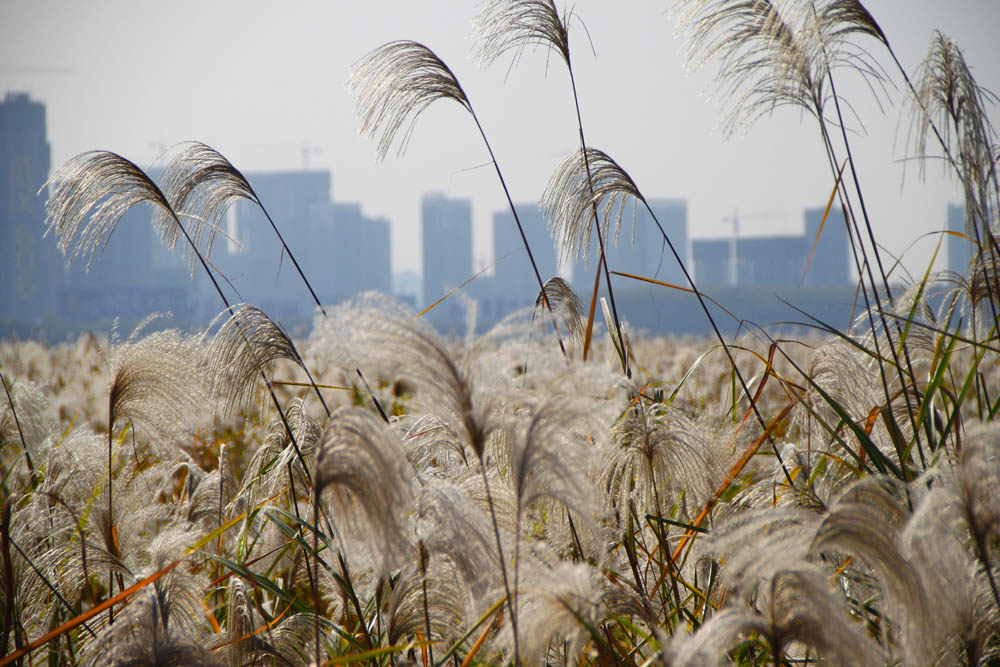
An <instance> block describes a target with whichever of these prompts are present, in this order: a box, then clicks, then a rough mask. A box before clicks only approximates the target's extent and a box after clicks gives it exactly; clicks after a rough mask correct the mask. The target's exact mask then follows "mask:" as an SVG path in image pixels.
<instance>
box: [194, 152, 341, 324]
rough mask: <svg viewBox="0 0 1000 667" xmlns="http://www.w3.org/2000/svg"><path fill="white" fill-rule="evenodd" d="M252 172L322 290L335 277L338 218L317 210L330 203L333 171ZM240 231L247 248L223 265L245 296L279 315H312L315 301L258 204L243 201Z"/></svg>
mask: <svg viewBox="0 0 1000 667" xmlns="http://www.w3.org/2000/svg"><path fill="white" fill-rule="evenodd" d="M246 177H247V180H248V181H249V183H250V185H251V187H253V189H254V192H256V193H257V197H258V198H259V199H260V201H261V203H262V204H263V205H264V207H265V208H266V209H267V212H268V214H269V215H270V216H271V220H273V221H274V224H275V227H277V228H278V231H279V232H280V233H281V236H282V238H284V240H285V243H286V244H287V245H288V247H289V249H290V250H291V252H292V254H293V255H294V257H295V259H296V260H297V261H298V263H299V266H300V267H301V269H302V272H303V273H304V274H305V276H306V278H307V279H308V280H309V282H310V284H312V285H313V288H314V289H316V290H317V293H318V292H320V291H322V289H321V288H320V285H323V284H324V283H329V281H330V280H332V267H331V261H330V259H331V257H332V253H333V243H334V239H333V230H332V222H333V221H332V219H331V217H330V216H320V217H317V210H321V207H322V206H324V205H329V203H330V195H331V178H330V172H329V171H327V170H308V171H278V172H259V173H252V174H246ZM317 207H320V208H319V209H318V208H317ZM236 236H237V240H238V241H239V243H240V245H241V246H242V247H243V251H242V252H241V253H238V254H236V255H235V256H232V257H229V258H227V259H226V261H225V262H220V263H219V264H220V268H221V269H222V271H223V273H224V274H225V275H226V278H227V280H228V281H229V282H231V283H232V285H233V287H234V288H235V289H236V290H237V291H238V292H239V298H240V299H242V300H243V301H246V302H249V303H253V304H255V305H257V306H258V307H260V308H261V309H262V310H264V311H265V312H267V313H268V314H269V315H271V316H272V317H275V318H298V317H306V316H308V315H310V314H311V313H312V311H313V308H315V302H314V301H313V299H312V296H310V294H309V290H308V289H307V288H306V286H305V284H304V283H303V282H302V278H301V277H300V276H299V274H298V271H296V269H295V266H294V265H293V263H292V261H291V260H290V258H288V257H287V256H286V255H285V253H284V250H283V249H282V245H281V241H279V239H278V236H277V235H276V234H275V233H274V230H273V229H272V228H271V225H270V223H269V222H268V221H267V218H266V217H265V216H264V214H263V213H262V212H261V210H260V208H258V207H257V206H256V205H253V204H251V203H250V202H240V204H239V205H238V207H237V210H236ZM206 298H209V297H208V296H207V295H206ZM216 299H218V297H216ZM220 308H221V305H220Z"/></svg>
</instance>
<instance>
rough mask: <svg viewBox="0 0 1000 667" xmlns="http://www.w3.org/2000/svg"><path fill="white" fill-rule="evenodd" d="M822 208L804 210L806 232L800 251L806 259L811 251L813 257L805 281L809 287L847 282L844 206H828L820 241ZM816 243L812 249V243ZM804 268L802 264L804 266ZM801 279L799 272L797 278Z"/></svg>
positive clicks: (847, 247)
mask: <svg viewBox="0 0 1000 667" xmlns="http://www.w3.org/2000/svg"><path fill="white" fill-rule="evenodd" d="M825 212H826V209H825V208H807V209H806V210H805V221H806V236H805V247H804V248H803V252H804V253H805V257H806V259H807V260H808V258H809V253H810V251H811V252H812V261H811V262H810V263H809V269H808V273H806V277H805V282H804V283H803V284H804V285H806V286H808V287H816V286H831V285H847V284H848V283H850V279H849V277H848V276H849V273H848V262H849V258H848V251H849V246H848V241H847V227H846V226H845V223H844V210H843V209H842V208H840V207H839V206H833V207H831V208H830V213H829V215H827V218H826V223H825V224H824V225H823V231H822V234H820V235H819V241H816V235H817V234H818V233H819V231H820V223H822V222H823V214H824V213H825ZM814 242H815V243H816V247H815V249H813V243H814ZM803 270H805V266H803ZM798 279H801V273H800V275H799V278H797V280H798Z"/></svg>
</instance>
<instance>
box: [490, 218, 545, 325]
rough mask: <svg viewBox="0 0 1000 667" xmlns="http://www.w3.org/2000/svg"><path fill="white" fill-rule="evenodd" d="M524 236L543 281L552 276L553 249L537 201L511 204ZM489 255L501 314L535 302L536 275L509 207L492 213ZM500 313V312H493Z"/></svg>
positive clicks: (536, 292)
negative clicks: (492, 265) (490, 249)
mask: <svg viewBox="0 0 1000 667" xmlns="http://www.w3.org/2000/svg"><path fill="white" fill-rule="evenodd" d="M514 206H515V207H516V208H517V215H518V218H520V220H521V226H522V227H523V228H524V234H525V236H526V237H527V239H528V246H529V247H530V248H531V254H532V256H533V257H534V259H535V264H536V265H537V266H538V272H539V274H540V275H541V278H542V282H543V283H544V282H545V281H547V280H548V279H549V278H552V277H553V276H555V275H556V248H555V242H554V241H553V239H552V235H551V234H549V229H548V225H547V224H546V221H545V218H543V217H542V211H541V209H539V208H538V204H536V203H534V202H526V203H521V204H515V205H514ZM493 258H494V262H496V265H495V269H494V284H495V285H496V288H497V289H496V290H494V292H495V297H496V298H497V299H500V300H503V304H502V306H501V308H500V309H501V311H502V314H506V313H509V312H512V311H514V310H517V309H519V308H525V307H528V306H531V305H532V304H534V303H535V299H536V298H537V296H538V278H537V277H536V276H535V270H534V269H533V268H532V266H531V262H530V261H529V259H528V253H527V251H526V249H525V247H524V239H522V238H521V232H520V231H519V230H518V228H517V223H516V222H515V221H514V214H513V213H511V212H510V210H509V209H507V210H504V211H497V212H496V213H494V214H493ZM497 314H498V315H501V313H500V312H498V313H497Z"/></svg>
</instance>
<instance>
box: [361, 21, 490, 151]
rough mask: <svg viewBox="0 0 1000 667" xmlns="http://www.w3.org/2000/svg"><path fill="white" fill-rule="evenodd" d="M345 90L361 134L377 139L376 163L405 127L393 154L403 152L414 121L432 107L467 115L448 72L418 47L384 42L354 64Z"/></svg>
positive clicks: (464, 101) (462, 97) (460, 93)
mask: <svg viewBox="0 0 1000 667" xmlns="http://www.w3.org/2000/svg"><path fill="white" fill-rule="evenodd" d="M349 86H350V89H351V92H352V93H354V94H356V95H357V96H358V99H357V101H356V103H355V112H356V113H357V115H358V116H359V117H360V118H361V134H364V135H367V136H369V137H371V138H373V139H374V138H376V137H377V140H378V151H377V153H378V158H379V159H380V160H382V159H385V156H386V155H387V154H388V153H389V148H390V147H391V146H392V143H393V141H394V140H395V139H396V135H397V134H399V132H400V130H402V128H403V126H404V125H406V124H407V123H408V126H407V128H406V130H405V131H404V132H403V137H402V139H401V140H400V145H399V150H398V154H399V155H402V154H403V152H405V150H406V144H407V143H408V142H409V138H410V135H411V134H412V132H413V127H414V124H415V123H416V120H417V118H419V117H420V114H421V113H423V112H424V110H425V109H426V108H427V107H428V106H429V105H430V104H431V103H432V102H434V101H436V100H439V99H451V100H454V101H456V102H458V103H459V104H461V105H462V106H463V107H465V109H467V110H468V111H469V112H470V113H471V112H472V108H471V106H470V105H469V100H468V99H466V97H465V92H464V91H463V90H462V87H461V86H460V85H459V84H458V81H457V80H456V79H455V76H454V74H452V72H451V70H450V69H449V68H448V66H447V65H445V64H444V62H443V61H442V60H441V59H440V58H438V57H437V55H435V54H434V52H433V51H431V50H430V49H428V48H427V47H426V46H424V45H423V44H420V43H418V42H412V41H405V40H403V41H397V42H389V43H388V44H384V45H382V46H380V47H379V48H377V49H375V50H374V51H372V52H371V53H369V54H368V55H366V56H365V57H364V58H362V59H361V61H360V62H359V63H358V64H357V66H356V67H355V69H354V73H353V74H352V75H351V79H350V82H349Z"/></svg>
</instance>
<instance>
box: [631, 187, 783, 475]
mask: <svg viewBox="0 0 1000 667" xmlns="http://www.w3.org/2000/svg"><path fill="white" fill-rule="evenodd" d="M639 199H640V201H642V203H643V205H644V206H645V207H646V210H647V211H648V212H649V215H650V217H651V218H652V219H653V222H654V223H655V224H656V227H657V228H658V229H659V230H660V234H662V235H663V240H664V241H666V242H667V247H668V248H670V252H671V253H672V254H673V256H674V259H675V260H676V261H677V265H678V266H679V267H680V269H681V271H682V272H683V273H684V278H685V280H687V283H688V285H689V286H690V287H691V291H692V292H693V293H694V295H695V297H696V298H697V299H698V303H699V304H700V305H701V309H702V310H703V311H704V312H705V316H706V317H707V318H708V323H709V324H711V325H712V331H714V332H715V337H716V338H718V339H719V343H720V344H721V345H722V349H723V351H725V353H726V357H727V358H728V359H729V365H730V366H732V368H733V372H734V373H735V374H736V377H737V379H738V380H739V381H740V387H742V388H743V393H744V395H745V396H746V397H747V401H748V402H749V403H750V409H751V410H753V414H754V416H755V417H756V418H757V422H758V423H759V424H760V427H761V428H762V429H764V431H765V432H767V422H766V421H765V420H764V415H762V414H761V413H760V409H759V408H758V407H757V402H756V401H755V400H753V394H752V393H751V392H750V387H749V386H748V385H747V383H746V380H745V379H744V378H743V373H741V372H740V369H739V366H737V365H736V359H735V358H734V357H733V353H732V350H730V349H729V346H728V345H726V341H725V339H724V338H723V337H722V332H721V331H719V327H718V326H717V325H716V324H715V319H714V318H713V317H712V314H711V313H710V312H709V310H708V305H707V304H706V303H705V299H704V296H703V295H702V293H701V290H699V289H698V287H697V285H695V282H694V279H693V278H692V277H691V274H690V273H688V270H687V267H686V266H685V265H684V261H683V260H682V259H681V256H680V255H679V254H678V253H677V250H676V248H674V244H673V242H672V241H671V240H670V237H669V236H668V235H667V232H666V230H664V229H663V225H661V224H660V221H659V219H658V218H657V217H656V214H655V213H654V212H653V209H652V208H651V207H650V206H649V203H648V202H647V201H646V199H645V198H644V197H642V196H641V195H640V196H639ZM767 439H768V441H769V442H770V443H771V449H772V450H773V451H774V456H775V457H776V458H777V460H778V464H779V465H780V466H781V471H782V472H783V473H784V474H785V480H786V481H787V482H788V486H790V487H791V488H793V489H794V488H795V483H794V482H793V481H792V476H791V474H790V473H789V472H788V468H787V466H785V461H784V460H783V459H782V457H781V452H779V451H778V448H777V447H775V446H774V439H773V438H771V436H770V435H768V438H767Z"/></svg>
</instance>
